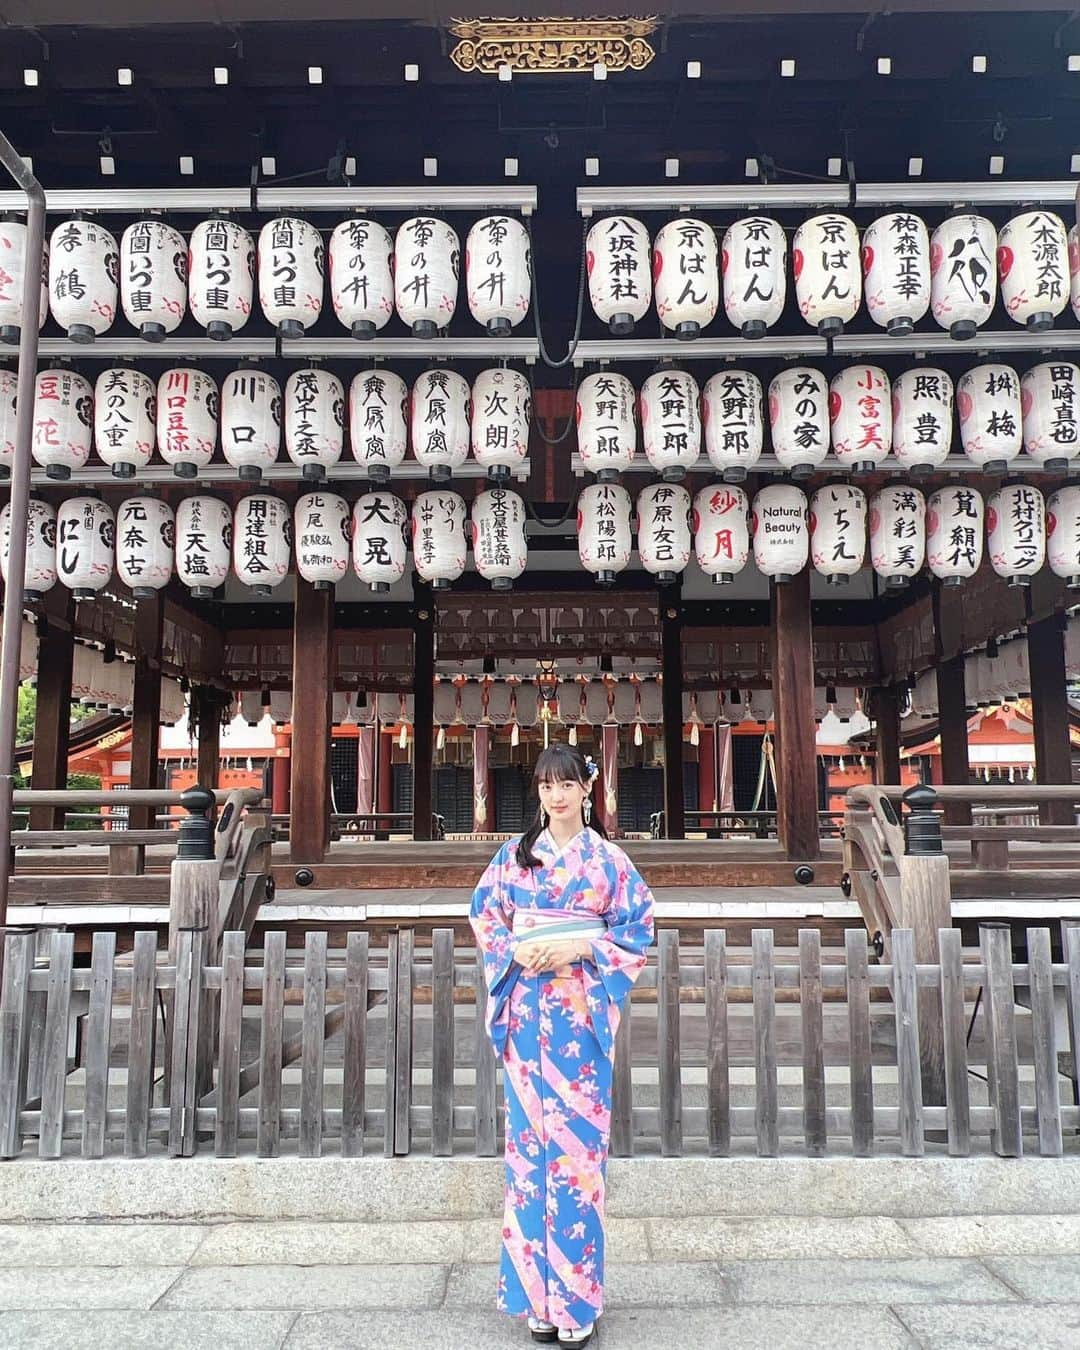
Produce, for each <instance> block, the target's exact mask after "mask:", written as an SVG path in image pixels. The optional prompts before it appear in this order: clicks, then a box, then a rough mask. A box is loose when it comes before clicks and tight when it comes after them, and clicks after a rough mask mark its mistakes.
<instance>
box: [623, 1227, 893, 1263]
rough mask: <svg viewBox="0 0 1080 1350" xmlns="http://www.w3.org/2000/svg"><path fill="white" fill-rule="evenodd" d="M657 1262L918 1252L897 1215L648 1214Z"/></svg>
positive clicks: (650, 1238)
mask: <svg viewBox="0 0 1080 1350" xmlns="http://www.w3.org/2000/svg"><path fill="white" fill-rule="evenodd" d="M645 1224H646V1227H647V1229H648V1234H649V1246H650V1248H651V1250H652V1254H653V1256H654V1257H655V1258H656V1260H658V1261H715V1260H721V1259H728V1260H775V1259H779V1258H785V1257H787V1258H797V1257H826V1256H859V1257H875V1256H917V1255H918V1254H919V1249H918V1247H917V1246H916V1245H915V1243H914V1242H913V1241H912V1239H911V1238H910V1237H909V1236H908V1234H907V1233H905V1232H904V1230H903V1228H902V1227H901V1226H900V1224H898V1223H897V1221H896V1220H895V1219H886V1218H880V1217H873V1218H861V1219H823V1218H810V1219H804V1218H797V1217H793V1218H790V1219H778V1218H767V1219H715V1218H704V1217H691V1218H685V1219H646V1220H645Z"/></svg>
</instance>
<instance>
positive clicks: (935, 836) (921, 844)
mask: <svg viewBox="0 0 1080 1350" xmlns="http://www.w3.org/2000/svg"><path fill="white" fill-rule="evenodd" d="M901 800H902V801H903V803H904V805H905V806H906V807H907V815H906V816H905V817H904V846H905V849H906V851H907V852H908V853H914V854H921V855H923V856H925V855H927V854H933V853H941V852H942V851H943V850H942V846H941V818H940V816H939V815H938V813H937V810H936V809H935V808H936V807H937V802H938V795H937V793H936V792H935V791H934V789H933V788H932V787H931V786H930V785H929V784H928V783H918V784H916V785H915V787H910V788H908V790H907V791H906V792H905V793H904V795H903V797H902V798H901Z"/></svg>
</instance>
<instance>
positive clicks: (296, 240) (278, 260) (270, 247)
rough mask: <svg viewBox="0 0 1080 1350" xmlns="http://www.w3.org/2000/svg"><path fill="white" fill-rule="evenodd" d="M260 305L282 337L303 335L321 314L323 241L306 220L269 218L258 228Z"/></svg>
mask: <svg viewBox="0 0 1080 1350" xmlns="http://www.w3.org/2000/svg"><path fill="white" fill-rule="evenodd" d="M258 259H259V304H260V306H261V307H262V312H263V314H264V316H265V317H266V319H267V321H268V322H269V323H272V324H273V325H274V326H275V327H276V328H277V331H278V333H280V335H281V336H282V337H283V338H292V339H295V338H302V337H303V336H304V334H305V332H307V330H308V329H309V328H310V327H311V325H312V324H313V323H314V322H315V321H316V319H318V317H319V315H320V314H321V313H322V303H323V273H324V270H325V269H324V264H323V242H322V236H321V235H320V234H319V231H318V230H317V229H316V228H315V226H314V225H312V224H311V223H310V222H309V221H306V220H298V219H297V218H296V217H295V216H279V217H278V219H277V220H268V221H267V222H266V224H265V225H264V226H263V227H262V229H261V230H260V231H259V247H258Z"/></svg>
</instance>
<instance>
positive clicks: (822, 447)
mask: <svg viewBox="0 0 1080 1350" xmlns="http://www.w3.org/2000/svg"><path fill="white" fill-rule="evenodd" d="M769 423H770V427H771V430H772V444H773V451H774V452H775V454H776V458H777V459H778V460H779V461H780V463H781V464H782V465H783V467H784V468H785V469H789V470H790V471H791V474H792V477H794V478H808V477H809V476H810V474H811V473H813V471H814V469H815V468H816V467H817V466H818V465H819V464H822V463H823V462H824V460H825V456H826V455H827V454H828V452H829V389H828V384H827V382H826V380H825V376H824V375H822V373H821V371H820V370H814V369H812V368H811V367H809V366H792V367H791V368H790V369H788V370H782V371H781V372H780V374H779V375H776V376H774V377H773V380H772V383H771V384H770V385H769Z"/></svg>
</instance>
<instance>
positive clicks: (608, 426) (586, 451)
mask: <svg viewBox="0 0 1080 1350" xmlns="http://www.w3.org/2000/svg"><path fill="white" fill-rule="evenodd" d="M634 399H635V394H634V386H633V385H632V384H631V383H630V381H629V380H628V379H627V378H626V376H625V375H616V374H615V372H614V371H611V370H602V371H600V372H599V373H598V374H596V375H587V376H586V377H585V379H583V380H582V381H581V383H580V384H579V385H578V391H577V398H576V403H575V405H574V415H575V417H576V419H577V442H578V451H579V453H580V455H581V461H582V463H583V464H584V466H585V468H586V470H587V471H588V472H589V473H594V474H595V475H596V480H597V482H599V483H613V482H615V481H616V480H617V479H618V477H619V474H620V473H621V472H623V471H624V470H625V469H629V468H630V466H631V464H633V462H634V455H635V454H636V453H637V422H636V421H635V419H634Z"/></svg>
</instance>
